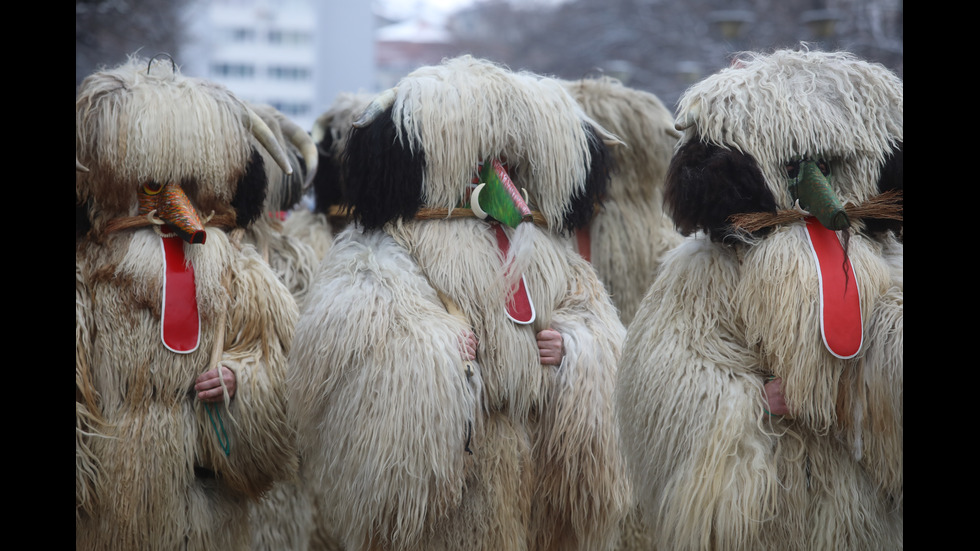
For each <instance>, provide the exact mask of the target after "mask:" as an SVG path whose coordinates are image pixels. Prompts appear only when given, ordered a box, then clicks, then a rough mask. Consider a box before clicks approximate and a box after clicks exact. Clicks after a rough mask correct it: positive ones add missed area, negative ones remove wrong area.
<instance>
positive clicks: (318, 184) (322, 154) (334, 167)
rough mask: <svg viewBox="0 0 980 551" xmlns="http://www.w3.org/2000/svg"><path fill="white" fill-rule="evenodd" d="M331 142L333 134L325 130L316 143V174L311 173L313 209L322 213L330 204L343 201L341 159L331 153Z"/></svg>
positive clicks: (326, 210)
mask: <svg viewBox="0 0 980 551" xmlns="http://www.w3.org/2000/svg"><path fill="white" fill-rule="evenodd" d="M333 142H334V139H333V135H331V134H330V132H326V135H325V136H324V137H323V140H322V141H321V142H320V143H318V144H316V149H317V157H318V162H317V167H316V174H314V175H313V196H314V197H315V198H316V207H315V208H314V211H315V212H319V213H323V214H327V213H328V212H329V210H330V207H331V206H333V205H339V204H341V203H343V202H344V198H343V197H344V187H343V183H342V182H343V179H342V177H341V176H342V174H341V165H340V162H341V159H340V158H338V157H336V156H335V155H333V154H332V153H331V149H332V148H333Z"/></svg>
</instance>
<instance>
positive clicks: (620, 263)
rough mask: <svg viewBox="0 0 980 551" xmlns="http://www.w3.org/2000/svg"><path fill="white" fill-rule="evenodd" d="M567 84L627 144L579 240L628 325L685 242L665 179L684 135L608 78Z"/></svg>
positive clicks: (641, 95)
mask: <svg viewBox="0 0 980 551" xmlns="http://www.w3.org/2000/svg"><path fill="white" fill-rule="evenodd" d="M565 86H566V87H567V88H568V91H569V93H571V94H572V97H574V98H575V100H576V101H578V102H579V104H580V105H581V106H582V108H583V109H584V110H585V112H586V114H588V115H589V116H590V117H592V119H594V120H595V121H596V122H598V123H599V124H600V125H602V126H603V127H604V128H606V130H608V131H610V132H612V133H613V134H615V135H616V136H617V137H618V138H619V139H620V140H622V141H623V142H624V145H620V146H617V147H613V148H611V151H612V158H613V161H614V162H613V171H612V179H611V180H610V183H609V187H608V189H607V191H606V194H605V195H604V196H603V197H601V198H600V202H601V204H600V205H599V207H598V209H597V210H596V214H595V218H593V219H592V222H591V224H589V226H587V227H586V228H583V230H582V231H579V232H576V236H577V239H576V243H577V246H578V248H579V252H581V253H582V254H583V255H585V256H586V257H587V258H588V259H589V260H590V261H591V262H592V265H593V266H594V267H595V269H596V272H598V274H599V279H601V280H602V282H603V283H604V284H605V285H606V289H607V290H608V291H609V294H610V296H611V297H612V300H613V303H614V304H616V306H617V307H618V308H619V317H620V319H621V320H623V323H624V324H626V325H629V322H630V321H632V320H633V315H634V314H635V313H636V308H637V307H638V306H639V305H640V301H641V300H643V297H644V295H646V292H647V289H649V288H650V284H651V283H653V278H654V276H655V275H656V273H657V270H658V268H659V267H660V262H661V261H662V257H663V255H664V253H666V252H667V251H668V250H670V249H672V248H673V247H674V246H676V245H678V244H680V242H681V240H682V239H683V236H682V235H681V234H680V232H678V231H677V230H676V229H675V228H674V222H673V220H671V219H670V217H669V216H667V215H666V214H665V213H664V211H663V200H664V178H665V176H666V175H667V166H668V165H669V164H670V158H671V156H672V155H673V153H674V146H675V145H677V140H678V138H680V133H678V132H677V130H676V129H674V117H673V116H672V115H671V113H670V111H668V110H667V108H666V107H664V104H663V102H661V101H660V98H658V97H657V96H655V95H653V94H651V93H649V92H644V91H642V90H635V89H633V88H629V87H627V86H624V85H623V84H622V83H620V82H619V81H618V80H615V79H612V78H608V77H604V78H599V79H583V80H576V81H571V82H567V83H566V84H565ZM583 232H588V237H587V239H586V238H585V236H583V235H582V234H583Z"/></svg>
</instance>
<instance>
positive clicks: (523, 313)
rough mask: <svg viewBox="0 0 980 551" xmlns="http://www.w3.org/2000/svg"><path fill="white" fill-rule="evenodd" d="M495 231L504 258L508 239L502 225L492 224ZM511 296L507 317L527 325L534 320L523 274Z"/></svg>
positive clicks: (508, 247) (508, 246)
mask: <svg viewBox="0 0 980 551" xmlns="http://www.w3.org/2000/svg"><path fill="white" fill-rule="evenodd" d="M492 225H493V227H494V229H495V230H496V232H497V246H498V247H499V248H500V251H501V252H502V253H504V258H507V251H509V250H510V240H509V239H507V233H506V232H504V228H503V226H501V225H500V224H492ZM512 291H513V292H512V293H511V297H510V299H509V300H508V301H507V317H509V318H510V319H511V321H513V322H514V323H519V324H522V325H527V324H529V323H531V322H533V321H534V304H532V303H531V295H529V294H528V292H527V284H526V282H525V281H524V274H521V279H520V281H519V282H518V284H517V287H516V288H514V289H512Z"/></svg>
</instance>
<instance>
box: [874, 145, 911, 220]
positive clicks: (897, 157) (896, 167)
mask: <svg viewBox="0 0 980 551" xmlns="http://www.w3.org/2000/svg"><path fill="white" fill-rule="evenodd" d="M903 150H904V142H898V144H897V146H896V148H895V149H893V150H892V152H891V154H890V155H888V158H887V159H885V164H884V165H882V167H881V175H880V176H879V177H878V191H879V192H881V193H884V192H886V191H902V192H904V191H905V189H904V187H903V183H902V178H903V177H904V175H905V171H904V168H903V166H902V165H903V162H904V152H903ZM901 203H902V207H903V209H904V206H905V201H904V200H903V201H902V202H901ZM864 222H865V225H866V226H867V228H868V231H869V232H870V233H883V232H887V231H894V232H895V233H896V234H901V231H902V228H903V226H904V222H903V221H902V220H881V219H876V218H865V219H864Z"/></svg>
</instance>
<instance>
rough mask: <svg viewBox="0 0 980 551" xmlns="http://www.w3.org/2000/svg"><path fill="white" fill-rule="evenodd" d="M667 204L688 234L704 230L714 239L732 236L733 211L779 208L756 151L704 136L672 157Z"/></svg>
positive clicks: (667, 183)
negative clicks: (727, 146)
mask: <svg viewBox="0 0 980 551" xmlns="http://www.w3.org/2000/svg"><path fill="white" fill-rule="evenodd" d="M664 205H665V208H666V210H667V212H668V214H670V216H671V217H672V218H673V219H674V223H675V224H676V225H677V228H678V229H679V230H680V232H681V233H682V234H684V235H690V234H692V233H694V232H696V231H698V230H702V231H704V232H706V233H707V234H708V235H709V236H710V237H711V240H712V241H724V240H725V239H726V238H727V237H729V236H730V235H732V229H731V225H730V223H729V222H728V217H729V216H731V215H733V214H740V213H749V212H768V213H775V212H776V199H775V197H773V195H772V192H770V191H769V188H768V187H766V182H765V178H763V176H762V171H761V170H760V169H759V165H758V163H757V162H756V160H755V159H754V158H753V157H752V156H751V155H746V154H744V153H740V152H739V151H738V150H735V149H725V148H723V147H720V146H718V145H715V144H708V143H703V142H701V141H700V140H694V141H691V142H688V143H687V144H685V145H684V146H682V147H681V148H680V149H679V150H678V151H677V153H676V154H675V155H674V157H673V159H671V162H670V167H669V168H668V169H667V180H666V185H665V192H664ZM766 231H767V230H760V232H763V233H764V232H766Z"/></svg>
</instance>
